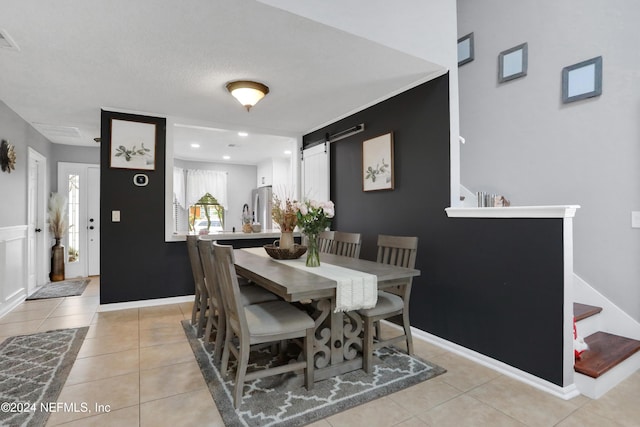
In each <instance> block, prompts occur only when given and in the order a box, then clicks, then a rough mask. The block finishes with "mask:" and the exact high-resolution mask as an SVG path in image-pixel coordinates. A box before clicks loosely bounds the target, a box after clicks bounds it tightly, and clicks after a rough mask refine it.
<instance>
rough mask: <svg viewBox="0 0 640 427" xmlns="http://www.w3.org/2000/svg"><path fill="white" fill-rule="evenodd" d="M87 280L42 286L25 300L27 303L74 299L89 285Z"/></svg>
mask: <svg viewBox="0 0 640 427" xmlns="http://www.w3.org/2000/svg"><path fill="white" fill-rule="evenodd" d="M89 281H90V280H89V279H69V280H63V281H61V282H51V283H47V284H45V285H43V286H42V287H41V288H40V289H38V290H37V291H35V292H34V293H33V294H31V295H30V296H29V298H27V301H29V300H34V299H45V298H61V297H74V296H77V295H82V293H83V292H84V289H85V288H86V287H87V285H88V284H89Z"/></svg>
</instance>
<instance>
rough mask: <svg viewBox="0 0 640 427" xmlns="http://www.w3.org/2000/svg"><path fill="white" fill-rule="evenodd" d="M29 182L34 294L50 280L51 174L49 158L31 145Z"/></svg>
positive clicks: (30, 280)
mask: <svg viewBox="0 0 640 427" xmlns="http://www.w3.org/2000/svg"><path fill="white" fill-rule="evenodd" d="M27 159H28V162H29V170H28V174H29V181H28V185H27V193H28V201H27V205H28V207H27V215H28V218H27V223H28V227H27V239H28V240H27V241H28V242H27V254H28V255H27V257H28V258H27V259H28V261H27V293H28V295H31V294H32V293H33V291H35V289H36V288H37V287H38V286H41V285H44V284H45V283H46V282H47V280H46V274H45V272H46V271H48V269H47V268H46V260H47V256H46V251H45V236H46V235H47V227H46V220H45V216H46V206H47V194H46V192H45V185H46V184H45V179H46V176H47V159H46V158H45V157H44V156H43V155H42V154H40V153H38V152H37V151H36V150H34V149H33V148H31V147H29V148H28V153H27Z"/></svg>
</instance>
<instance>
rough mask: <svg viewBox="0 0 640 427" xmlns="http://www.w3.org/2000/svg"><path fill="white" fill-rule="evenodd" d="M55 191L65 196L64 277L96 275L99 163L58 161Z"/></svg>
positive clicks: (97, 262)
mask: <svg viewBox="0 0 640 427" xmlns="http://www.w3.org/2000/svg"><path fill="white" fill-rule="evenodd" d="M58 192H59V193H61V194H64V195H65V196H66V197H67V204H68V221H69V231H68V233H67V235H66V237H65V238H64V239H63V245H64V246H65V276H66V277H86V276H96V275H99V274H100V166H99V165H94V164H85V163H64V162H61V163H58Z"/></svg>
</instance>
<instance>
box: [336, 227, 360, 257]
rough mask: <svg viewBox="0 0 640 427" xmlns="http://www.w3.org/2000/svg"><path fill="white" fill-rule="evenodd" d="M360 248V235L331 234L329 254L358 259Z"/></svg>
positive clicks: (338, 232)
mask: <svg viewBox="0 0 640 427" xmlns="http://www.w3.org/2000/svg"><path fill="white" fill-rule="evenodd" d="M361 246H362V236H361V235H360V233H345V232H343V231H335V232H334V234H333V248H332V251H331V253H333V254H336V255H342V256H347V257H351V258H360V247H361Z"/></svg>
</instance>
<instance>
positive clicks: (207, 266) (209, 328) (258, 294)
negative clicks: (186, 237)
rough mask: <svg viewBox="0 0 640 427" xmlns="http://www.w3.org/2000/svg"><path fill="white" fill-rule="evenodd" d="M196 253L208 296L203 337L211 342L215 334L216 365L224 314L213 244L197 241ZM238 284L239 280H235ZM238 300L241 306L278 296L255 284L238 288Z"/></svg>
mask: <svg viewBox="0 0 640 427" xmlns="http://www.w3.org/2000/svg"><path fill="white" fill-rule="evenodd" d="M198 251H199V253H200V259H201V260H202V267H203V271H204V283H205V286H206V288H207V294H208V295H209V311H208V312H207V323H206V327H205V329H204V337H205V339H206V340H207V341H210V340H211V335H212V334H213V333H215V341H214V348H213V360H214V362H216V363H218V362H219V361H220V358H221V355H222V347H223V345H224V333H225V328H226V327H225V314H224V306H223V303H222V294H221V292H220V284H219V280H218V274H217V272H216V266H215V259H214V253H213V243H212V241H211V240H199V241H198ZM237 280H238V283H240V278H237ZM240 300H241V302H242V304H243V305H249V304H257V303H261V302H267V301H277V300H279V298H278V296H277V295H276V294H274V293H271V292H269V291H268V290H266V289H264V288H261V287H260V286H258V285H256V284H251V283H250V284H245V285H243V286H240Z"/></svg>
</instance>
